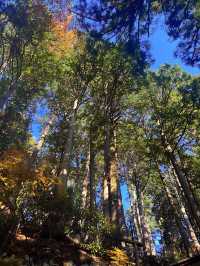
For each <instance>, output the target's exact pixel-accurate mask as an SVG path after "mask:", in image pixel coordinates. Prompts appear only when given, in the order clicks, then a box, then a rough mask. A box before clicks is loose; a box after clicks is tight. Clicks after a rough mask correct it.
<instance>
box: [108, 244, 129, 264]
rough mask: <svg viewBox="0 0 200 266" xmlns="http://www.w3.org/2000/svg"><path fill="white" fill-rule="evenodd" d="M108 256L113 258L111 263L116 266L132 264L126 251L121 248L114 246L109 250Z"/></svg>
mask: <svg viewBox="0 0 200 266" xmlns="http://www.w3.org/2000/svg"><path fill="white" fill-rule="evenodd" d="M107 256H108V257H109V259H110V260H111V264H110V265H113V266H114V265H116V266H128V265H130V261H129V258H128V256H127V255H126V253H125V252H124V251H123V250H121V249H119V248H113V249H112V250H109V251H107Z"/></svg>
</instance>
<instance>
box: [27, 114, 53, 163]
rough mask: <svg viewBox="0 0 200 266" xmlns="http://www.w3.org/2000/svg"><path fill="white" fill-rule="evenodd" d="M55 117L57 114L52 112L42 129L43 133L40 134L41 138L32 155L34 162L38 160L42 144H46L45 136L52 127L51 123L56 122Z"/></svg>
mask: <svg viewBox="0 0 200 266" xmlns="http://www.w3.org/2000/svg"><path fill="white" fill-rule="evenodd" d="M55 119H56V116H55V115H54V114H52V115H51V116H50V117H49V120H48V122H47V123H46V125H45V126H44V128H43V130H42V133H41V136H40V139H39V141H38V143H37V145H36V147H35V149H34V151H33V153H32V156H31V160H32V162H35V161H36V159H37V156H38V153H39V152H40V150H41V148H42V146H43V145H44V142H45V138H46V137H47V136H48V134H49V131H50V128H51V125H52V124H53V123H54V121H55Z"/></svg>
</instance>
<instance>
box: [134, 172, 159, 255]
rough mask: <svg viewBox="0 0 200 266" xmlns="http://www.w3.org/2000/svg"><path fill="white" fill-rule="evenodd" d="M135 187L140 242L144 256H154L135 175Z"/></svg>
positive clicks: (138, 182) (141, 194) (137, 179)
mask: <svg viewBox="0 0 200 266" xmlns="http://www.w3.org/2000/svg"><path fill="white" fill-rule="evenodd" d="M135 185H136V194H137V202H138V210H139V215H140V222H141V231H142V242H143V246H144V250H145V253H146V255H156V252H155V248H154V245H153V240H152V236H151V232H150V230H149V227H148V224H147V222H146V217H145V213H144V200H143V192H142V190H141V182H140V179H139V177H138V176H137V175H136V174H135Z"/></svg>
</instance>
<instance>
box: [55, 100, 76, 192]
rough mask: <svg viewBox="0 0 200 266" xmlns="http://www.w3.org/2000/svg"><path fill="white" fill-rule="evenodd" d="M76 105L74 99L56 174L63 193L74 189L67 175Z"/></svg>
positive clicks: (72, 182)
mask: <svg viewBox="0 0 200 266" xmlns="http://www.w3.org/2000/svg"><path fill="white" fill-rule="evenodd" d="M77 105H78V100H77V99H76V100H75V101H74V105H73V109H72V114H71V117H70V119H69V127H68V136H67V141H66V143H65V146H64V152H63V159H62V161H61V164H60V170H59V173H58V176H59V178H60V179H61V182H62V184H63V190H64V191H66V190H67V189H68V188H72V187H74V181H73V180H70V179H69V178H68V174H69V169H70V162H71V153H72V147H73V136H74V127H75V121H76V112H77ZM61 186H62V185H61Z"/></svg>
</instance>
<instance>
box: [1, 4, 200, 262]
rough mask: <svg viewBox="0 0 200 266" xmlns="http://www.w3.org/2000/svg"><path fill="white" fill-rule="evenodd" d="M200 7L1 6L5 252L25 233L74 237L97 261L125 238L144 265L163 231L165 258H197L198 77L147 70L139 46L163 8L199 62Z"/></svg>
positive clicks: (192, 60) (182, 47)
mask: <svg viewBox="0 0 200 266" xmlns="http://www.w3.org/2000/svg"><path fill="white" fill-rule="evenodd" d="M199 8H200V6H199V4H198V1H182V0H179V1H134V0H124V1H102V2H101V3H99V2H98V1H95V3H94V5H92V4H91V3H89V6H87V3H86V2H85V1H84V3H83V2H82V1H80V2H79V4H77V3H76V6H73V4H72V3H67V2H66V3H65V1H41V0H27V1H23V0H15V1H5V2H3V3H2V2H1V3H0V73H1V74H0V239H2V241H1V244H0V252H1V253H4V252H5V250H6V249H7V248H8V246H9V245H10V243H11V242H12V239H13V237H14V236H15V235H16V233H17V232H19V231H21V232H22V233H24V234H25V235H27V236H30V237H32V238H34V237H41V238H42V237H49V238H62V237H63V236H64V235H68V236H71V237H76V238H77V237H78V238H79V241H80V243H82V245H83V246H84V248H86V249H88V250H90V252H91V253H95V254H98V255H104V254H105V251H106V249H110V248H111V247H116V246H118V247H121V248H122V246H123V242H124V243H125V247H123V249H125V250H126V251H127V253H128V255H129V256H130V258H133V260H134V261H135V262H136V263H137V264H138V265H140V263H141V261H142V260H145V258H146V257H148V256H155V255H156V248H157V249H158V244H156V238H158V237H160V239H161V240H160V244H159V249H160V256H161V257H163V258H167V259H170V260H172V261H174V260H176V259H179V258H182V257H186V256H192V255H195V254H198V253H200V242H199V241H200V179H199V172H200V149H199V141H200V137H199V136H200V134H199V133H200V126H199V118H200V117H199V116H200V110H199V101H200V96H199V95H200V79H199V77H193V76H191V75H190V74H188V73H185V72H184V71H183V70H181V68H180V67H178V66H170V65H164V66H162V67H161V68H160V69H159V70H158V71H156V72H154V71H151V70H150V68H149V64H148V62H149V56H148V52H149V51H148V49H147V48H148V45H147V44H146V40H145V36H146V35H148V34H150V32H151V25H152V24H153V21H154V18H155V17H156V16H161V15H162V14H163V15H164V16H165V19H166V25H167V26H168V32H169V35H170V36H172V37H173V38H174V39H178V40H180V42H179V45H178V48H177V55H180V57H181V58H182V59H183V60H184V61H185V62H187V63H188V64H192V65H197V66H198V65H199V42H200V38H199V34H200V33H199V29H200V10H199ZM74 21H75V22H76V23H75V22H74ZM80 22H81V23H80ZM75 26H76V27H75ZM83 29H84V31H83ZM110 36H111V40H112V41H109V40H108V39H107V38H109V37H110ZM186 51H187V52H186ZM35 120H37V123H39V124H40V128H41V130H40V131H41V132H40V134H39V136H38V138H37V141H36V135H38V132H37V131H38V130H37V129H36V122H35ZM126 192H128V198H126V199H125V194H127V193H126ZM127 202H128V203H127ZM111 254H112V253H111ZM122 265H126V264H122Z"/></svg>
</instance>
